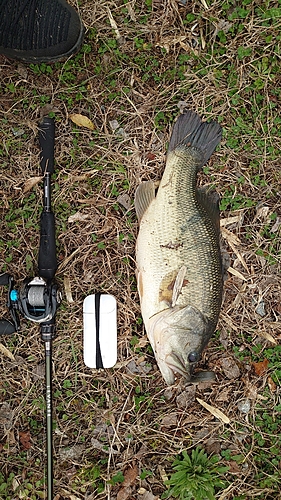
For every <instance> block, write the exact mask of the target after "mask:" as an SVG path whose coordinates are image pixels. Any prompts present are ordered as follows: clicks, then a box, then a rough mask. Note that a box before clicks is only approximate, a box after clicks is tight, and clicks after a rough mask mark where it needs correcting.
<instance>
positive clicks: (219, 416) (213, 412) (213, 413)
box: [196, 398, 230, 424]
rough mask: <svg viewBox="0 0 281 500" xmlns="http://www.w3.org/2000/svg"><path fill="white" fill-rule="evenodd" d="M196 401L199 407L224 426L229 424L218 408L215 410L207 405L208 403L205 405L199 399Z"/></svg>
mask: <svg viewBox="0 0 281 500" xmlns="http://www.w3.org/2000/svg"><path fill="white" fill-rule="evenodd" d="M196 399H197V401H198V403H200V405H202V406H203V407H204V408H206V410H208V411H209V412H210V413H211V414H212V415H214V417H216V418H218V419H219V420H221V421H222V422H224V423H225V424H229V423H230V420H229V418H228V417H227V416H226V415H225V414H224V413H223V412H222V411H221V410H219V409H218V408H215V407H214V406H211V405H209V404H208V403H205V401H203V400H202V399H199V398H196Z"/></svg>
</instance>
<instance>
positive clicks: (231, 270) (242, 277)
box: [227, 267, 247, 281]
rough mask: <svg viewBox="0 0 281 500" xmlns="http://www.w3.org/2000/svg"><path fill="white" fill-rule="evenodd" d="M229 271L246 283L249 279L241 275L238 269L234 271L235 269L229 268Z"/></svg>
mask: <svg viewBox="0 0 281 500" xmlns="http://www.w3.org/2000/svg"><path fill="white" fill-rule="evenodd" d="M227 270H228V272H229V273H230V274H233V276H236V278H239V279H240V280H245V281H246V280H247V278H245V277H244V276H243V274H241V273H240V272H239V271H237V270H236V269H233V267H229V268H228V269H227Z"/></svg>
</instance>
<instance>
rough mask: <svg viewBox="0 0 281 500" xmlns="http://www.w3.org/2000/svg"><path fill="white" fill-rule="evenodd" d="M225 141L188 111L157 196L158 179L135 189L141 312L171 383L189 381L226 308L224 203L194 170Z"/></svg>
mask: <svg viewBox="0 0 281 500" xmlns="http://www.w3.org/2000/svg"><path fill="white" fill-rule="evenodd" d="M220 140H221V127H220V125H219V124H218V123H217V122H210V123H207V122H202V120H201V118H200V117H199V116H198V115H197V114H196V113H194V112H193V111H186V112H185V113H184V114H182V115H180V116H179V118H178V120H177V121H176V123H175V124H174V127H173V130H172V134H171V139H170V144H169V149H168V154H167V161H166V166H165V170H164V174H163V177H162V179H161V182H160V185H159V187H158V190H157V193H156V188H155V184H154V182H153V181H146V182H142V183H141V184H140V185H139V186H138V188H137V190H136V195H135V209H136V213H137V216H138V219H139V223H140V226H139V234H138V238H137V244H136V263H137V270H136V273H137V281H138V292H139V297H140V303H141V312H142V317H143V321H144V325H145V329H146V332H147V335H148V338H149V341H150V343H151V346H152V348H153V351H154V354H155V357H156V361H157V363H158V366H159V368H160V370H161V373H162V375H163V377H164V379H165V381H166V383H167V384H168V385H172V384H173V383H174V382H175V374H180V375H183V376H184V378H185V379H186V381H192V372H193V368H194V364H195V363H196V362H197V361H198V360H199V359H200V356H201V353H202V351H203V349H204V348H205V346H206V345H207V343H208V341H209V339H210V337H211V336H212V335H213V333H214V331H215V328H216V325H217V321H218V317H219V312H220V308H221V301H222V289H223V271H222V259H221V252H220V222H219V199H218V195H216V193H215V194H214V193H212V194H210V193H208V192H207V191H206V190H204V189H199V188H197V187H196V178H197V172H198V171H199V170H200V169H201V168H202V167H203V165H205V163H206V162H207V161H208V160H209V158H210V156H211V155H212V153H213V152H214V150H215V148H216V146H217V145H218V144H219V142H220ZM215 195H216V196H215Z"/></svg>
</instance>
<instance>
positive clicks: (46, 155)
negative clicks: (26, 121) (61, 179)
mask: <svg viewBox="0 0 281 500" xmlns="http://www.w3.org/2000/svg"><path fill="white" fill-rule="evenodd" d="M39 143H40V147H41V154H40V165H41V170H42V175H45V174H46V173H47V172H49V173H50V174H52V173H53V172H54V146H55V121H54V119H53V118H49V117H48V116H45V117H44V118H43V120H42V122H41V123H40V125H39Z"/></svg>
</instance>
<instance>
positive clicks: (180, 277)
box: [172, 266, 186, 307]
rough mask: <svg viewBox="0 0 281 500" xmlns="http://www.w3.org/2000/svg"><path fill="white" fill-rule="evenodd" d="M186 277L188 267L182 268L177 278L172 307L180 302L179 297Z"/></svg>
mask: <svg viewBox="0 0 281 500" xmlns="http://www.w3.org/2000/svg"><path fill="white" fill-rule="evenodd" d="M185 275H186V266H182V267H181V268H180V270H179V272H178V274H177V277H176V279H175V284H174V288H173V295H172V307H174V306H175V305H176V302H177V300H178V296H179V294H180V293H181V289H182V286H183V282H184V278H185Z"/></svg>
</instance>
